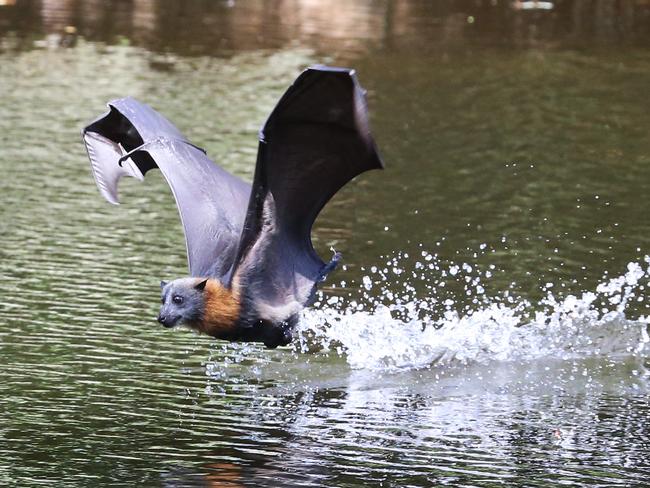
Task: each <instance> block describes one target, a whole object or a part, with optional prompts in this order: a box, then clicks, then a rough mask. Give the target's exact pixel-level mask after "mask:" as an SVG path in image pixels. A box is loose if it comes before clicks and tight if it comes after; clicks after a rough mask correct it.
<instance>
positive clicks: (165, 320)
mask: <svg viewBox="0 0 650 488" xmlns="http://www.w3.org/2000/svg"><path fill="white" fill-rule="evenodd" d="M158 322H160V323H161V324H162V325H163V327H167V328H168V329H169V328H171V327H174V325H176V320H174V319H173V318H172V317H170V316H169V315H165V314H163V313H161V314H160V315H158Z"/></svg>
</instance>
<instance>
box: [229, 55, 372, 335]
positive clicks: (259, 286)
mask: <svg viewBox="0 0 650 488" xmlns="http://www.w3.org/2000/svg"><path fill="white" fill-rule="evenodd" d="M381 168H383V164H382V162H381V159H380V158H379V155H378V153H377V150H376V147H375V143H374V141H373V139H372V136H371V135H370V129H369V126H368V113H367V108H366V101H365V96H364V91H363V90H362V88H361V86H360V85H359V83H358V81H357V79H356V76H355V74H354V71H352V70H347V69H341V68H328V67H320V66H316V67H312V68H309V69H307V70H306V71H304V72H303V73H302V74H301V75H300V76H299V77H298V78H297V79H296V81H295V82H294V83H293V85H292V86H291V87H289V89H288V90H287V91H286V93H285V94H284V96H283V97H282V98H281V99H280V101H279V103H278V105H277V106H276V107H275V109H274V110H273V112H272V113H271V115H270V117H269V118H268V120H267V121H266V124H265V125H264V127H263V128H262V130H261V132H260V145H259V152H258V159H257V167H256V169H255V177H254V181H253V192H252V194H251V200H250V204H249V207H248V213H247V215H246V222H245V224H244V231H243V233H242V237H241V242H240V247H239V252H238V256H237V260H236V264H235V271H234V273H233V277H232V283H231V286H232V288H233V289H236V290H239V291H240V295H241V297H242V299H243V308H242V317H241V323H242V326H244V327H246V326H252V325H254V323H255V322H257V321H259V320H262V321H264V322H267V321H268V322H271V323H278V322H282V321H287V320H288V319H290V318H291V317H292V316H294V315H295V314H296V313H297V312H298V311H299V310H300V309H301V308H302V307H303V306H305V305H306V304H307V303H308V302H309V301H310V300H311V298H312V297H313V293H314V291H315V288H316V284H317V283H318V282H319V281H321V280H322V279H323V278H324V277H325V275H326V274H327V273H328V272H329V271H331V270H332V269H333V268H334V266H335V264H336V259H334V260H333V261H331V262H330V263H329V265H326V264H325V263H324V262H323V261H322V260H321V259H320V257H319V256H318V255H317V254H316V252H315V251H314V248H313V246H312V243H311V228H312V225H313V223H314V220H315V219H316V217H317V215H318V213H319V212H320V210H321V209H322V208H323V206H324V205H325V204H326V203H327V202H328V201H329V200H330V198H331V197H332V196H333V195H334V194H335V193H336V192H337V191H338V190H339V189H340V188H341V187H343V185H345V184H346V183H347V182H348V181H350V180H351V179H352V178H354V177H355V176H357V175H359V174H360V173H362V172H364V171H367V170H371V169H381Z"/></svg>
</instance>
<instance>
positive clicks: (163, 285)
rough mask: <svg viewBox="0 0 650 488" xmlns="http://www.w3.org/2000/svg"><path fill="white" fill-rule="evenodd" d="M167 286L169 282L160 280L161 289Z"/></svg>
mask: <svg viewBox="0 0 650 488" xmlns="http://www.w3.org/2000/svg"><path fill="white" fill-rule="evenodd" d="M165 286H167V282H166V281H161V282H160V289H161V290H162V289H163V288H165Z"/></svg>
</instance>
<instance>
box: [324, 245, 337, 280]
mask: <svg viewBox="0 0 650 488" xmlns="http://www.w3.org/2000/svg"><path fill="white" fill-rule="evenodd" d="M330 250H331V251H332V252H333V253H334V254H333V255H332V259H330V262H329V263H327V264H326V265H325V266H323V269H322V270H321V272H320V278H319V281H323V280H324V279H325V278H326V277H327V275H328V274H330V273H331V272H332V271H334V270H335V269H336V266H338V264H339V261H340V260H341V258H342V257H343V255H342V254H341V253H340V252H337V251H336V250H334V248H333V247H332V248H330Z"/></svg>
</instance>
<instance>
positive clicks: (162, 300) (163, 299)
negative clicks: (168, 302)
mask: <svg viewBox="0 0 650 488" xmlns="http://www.w3.org/2000/svg"><path fill="white" fill-rule="evenodd" d="M160 303H162V304H163V305H164V304H165V297H162V298H161V299H160Z"/></svg>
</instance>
